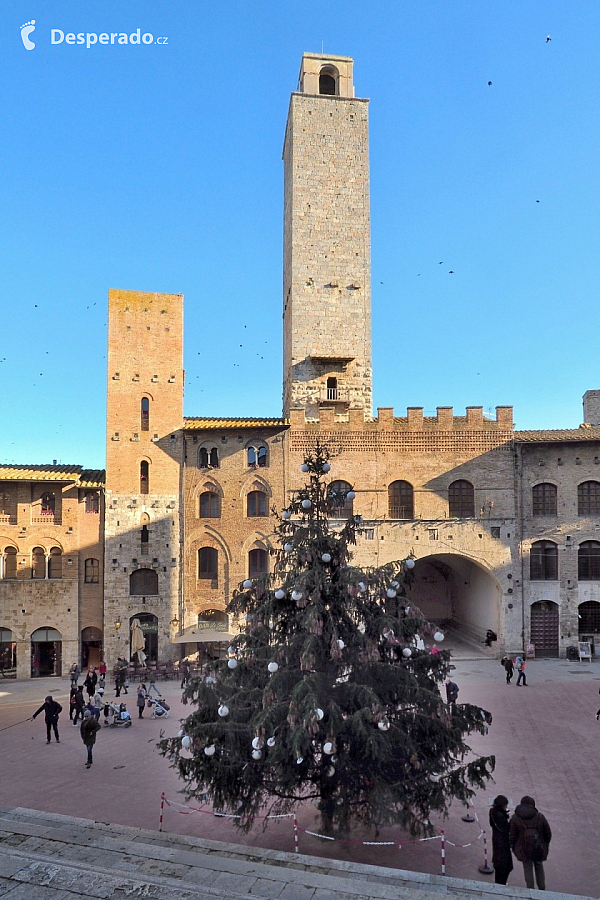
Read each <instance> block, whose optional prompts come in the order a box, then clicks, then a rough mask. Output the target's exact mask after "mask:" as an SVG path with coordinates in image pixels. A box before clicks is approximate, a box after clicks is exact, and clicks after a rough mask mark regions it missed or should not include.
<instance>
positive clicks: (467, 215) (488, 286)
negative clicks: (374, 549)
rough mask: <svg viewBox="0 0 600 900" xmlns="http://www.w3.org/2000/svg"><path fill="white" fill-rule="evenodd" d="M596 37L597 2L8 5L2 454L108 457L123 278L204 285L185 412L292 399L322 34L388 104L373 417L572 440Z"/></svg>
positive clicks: (599, 262)
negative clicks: (307, 139) (288, 155)
mask: <svg viewBox="0 0 600 900" xmlns="http://www.w3.org/2000/svg"><path fill="white" fill-rule="evenodd" d="M31 19H35V21H36V28H35V32H33V33H32V34H31V39H32V40H34V41H35V43H36V46H35V49H34V50H31V51H27V50H25V49H24V47H23V44H22V42H21V36H20V26H21V25H22V24H23V23H25V22H29V21H30V20H31ZM52 28H55V29H61V30H62V31H63V32H64V33H65V34H66V33H67V32H75V33H78V32H84V33H86V32H95V33H97V34H99V33H101V32H109V33H110V32H119V33H120V32H126V33H132V32H134V31H135V30H136V29H137V28H140V29H141V33H142V34H143V33H151V34H153V35H154V36H155V37H167V38H168V43H167V45H162V44H161V45H158V44H152V45H148V46H144V45H142V46H130V45H127V46H110V45H109V46H100V45H96V46H92V47H90V48H89V49H87V48H86V47H85V46H78V45H74V46H67V45H66V44H65V43H64V42H63V43H62V44H60V45H55V46H52V45H51V44H50V29H52ZM547 34H549V35H550V36H551V38H552V40H551V41H550V42H549V43H546V35H547ZM599 34H600V4H598V3H597V2H595V0H594V2H577V3H574V4H565V3H564V2H527V3H523V2H522V0H518V2H511V0H495V2H459V0H437V2H433V0H432V2H416V0H415V2H393V3H390V2H378V0H376V2H371V3H370V4H364V3H359V2H353V0H350V2H348V0H346V2H345V3H344V4H324V3H323V2H322V0H319V2H314V0H306V2H304V3H303V5H302V13H301V14H299V13H298V7H297V4H293V3H291V2H280V3H273V2H260V0H259V2H255V0H253V2H251V3H248V2H245V3H241V2H228V3H221V4H215V3H212V2H211V3H208V2H205V0H196V2H183V0H181V2H173V0H168V2H167V0H152V2H146V3H141V2H136V0H101V2H100V0H85V2H83V0H79V2H69V0H64V2H58V0H27V2H23V0H18V2H16V0H4V2H3V3H2V6H1V8H0V42H1V59H2V62H1V63H0V90H1V94H2V107H3V114H2V124H1V126H0V127H1V129H2V140H1V141H0V228H1V234H0V316H1V319H0V321H1V332H0V333H1V342H0V343H1V348H0V360H1V362H0V391H1V392H2V397H3V414H2V418H1V419H0V460H1V461H3V462H20V463H49V462H52V460H53V459H58V460H60V461H62V462H67V463H80V464H82V465H84V466H89V467H100V466H103V464H104V440H105V438H104V413H105V390H106V321H107V320H106V303H107V291H108V288H110V287H119V288H125V289H136V290H147V291H166V292H179V291H181V292H182V293H183V294H184V295H185V304H186V305H185V311H186V312H185V368H186V394H185V414H186V415H209V416H210V415H212V416H215V415H217V416H218V415H264V416H277V415H280V414H281V369H282V340H281V253H282V163H281V148H282V142H283V131H284V125H285V118H286V113H287V105H288V100H289V94H290V92H291V91H293V90H294V89H295V87H296V82H297V75H298V69H299V65H300V58H301V55H302V52H303V51H319V50H320V49H321V46H322V43H323V46H324V49H325V52H326V53H327V52H329V53H339V54H343V55H348V56H353V57H354V59H355V85H356V92H357V96H361V97H370V98H371V107H370V114H371V214H372V260H373V361H374V398H375V406H394V407H395V409H396V412H397V414H398V415H402V414H404V413H405V409H406V406H407V405H408V406H423V407H425V410H426V411H430V410H434V409H435V407H436V406H446V405H449V406H450V405H451V406H454V408H455V411H456V412H457V413H462V412H463V411H464V408H465V406H466V405H482V406H484V408H485V409H486V410H488V409H492V408H493V407H495V406H496V405H503V404H513V405H514V407H515V421H516V425H517V427H519V428H557V427H576V426H577V425H578V424H579V423H580V421H581V419H582V413H581V396H582V394H583V393H584V391H585V390H587V389H589V388H600V371H599V368H600V364H599V360H598V353H597V344H598V341H597V336H596V334H597V328H598V304H597V295H598V285H599V283H600V254H599V252H598V248H599V246H600V240H599V238H600V235H599V229H600V218H599V203H600V184H599V180H600V179H599V159H598V146H599V125H598V100H597V94H598V81H599V69H600V63H599V59H600V56H599V54H598V46H597V44H598V35H599ZM488 81H491V82H492V85H491V87H490V86H488ZM538 200H539V203H538V202H537V201H538ZM440 261H442V263H443V264H442V265H438V263H439V262H440ZM450 270H452V271H453V272H454V273H455V274H454V275H449V271H450ZM244 325H245V326H247V327H246V328H244ZM240 344H242V345H243V346H242V347H240Z"/></svg>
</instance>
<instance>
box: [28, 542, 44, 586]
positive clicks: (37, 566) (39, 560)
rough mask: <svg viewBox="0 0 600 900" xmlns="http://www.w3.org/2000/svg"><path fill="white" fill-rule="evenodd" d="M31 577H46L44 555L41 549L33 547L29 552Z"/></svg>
mask: <svg viewBox="0 0 600 900" xmlns="http://www.w3.org/2000/svg"><path fill="white" fill-rule="evenodd" d="M31 577H32V578H45V577H46V554H45V553H44V550H43V548H42V547H34V548H33V550H32V551H31Z"/></svg>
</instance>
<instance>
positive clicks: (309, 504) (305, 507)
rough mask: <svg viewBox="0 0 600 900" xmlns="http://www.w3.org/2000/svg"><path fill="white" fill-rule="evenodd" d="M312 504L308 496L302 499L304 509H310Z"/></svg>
mask: <svg viewBox="0 0 600 900" xmlns="http://www.w3.org/2000/svg"><path fill="white" fill-rule="evenodd" d="M311 506H312V503H311V502H310V500H309V499H308V497H307V498H306V500H303V501H302V509H310V508H311Z"/></svg>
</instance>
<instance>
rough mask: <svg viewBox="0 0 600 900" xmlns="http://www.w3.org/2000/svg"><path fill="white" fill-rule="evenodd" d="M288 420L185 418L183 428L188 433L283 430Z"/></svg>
mask: <svg viewBox="0 0 600 900" xmlns="http://www.w3.org/2000/svg"><path fill="white" fill-rule="evenodd" d="M289 424H290V423H289V420H288V419H260V418H256V419H246V418H239V419H236V418H233V419H216V418H202V419H197V418H195V417H194V418H185V419H184V420H183V427H184V428H185V429H186V430H190V431H201V430H204V429H211V428H213V429H215V428H218V429H223V428H284V427H285V426H286V425H289Z"/></svg>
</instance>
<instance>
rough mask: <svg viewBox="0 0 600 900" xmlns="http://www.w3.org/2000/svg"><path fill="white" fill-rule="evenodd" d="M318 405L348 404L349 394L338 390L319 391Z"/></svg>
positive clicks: (326, 389)
mask: <svg viewBox="0 0 600 900" xmlns="http://www.w3.org/2000/svg"><path fill="white" fill-rule="evenodd" d="M319 403H350V394H349V392H348V391H341V390H340V389H339V388H325V390H323V391H321V395H320V397H319Z"/></svg>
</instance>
